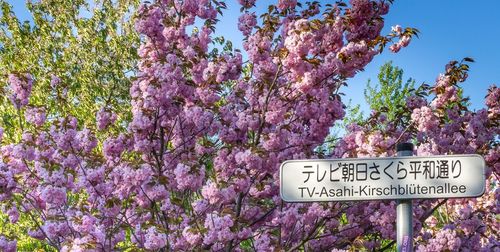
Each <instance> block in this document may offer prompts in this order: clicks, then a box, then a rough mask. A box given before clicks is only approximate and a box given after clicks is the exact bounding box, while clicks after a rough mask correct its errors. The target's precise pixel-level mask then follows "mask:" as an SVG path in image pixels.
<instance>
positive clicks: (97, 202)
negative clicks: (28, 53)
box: [0, 0, 499, 251]
mask: <svg viewBox="0 0 500 252" xmlns="http://www.w3.org/2000/svg"><path fill="white" fill-rule="evenodd" d="M239 2H240V3H241V4H242V6H243V11H244V13H243V14H242V17H241V18H240V21H241V23H240V24H239V29H240V30H241V31H242V32H243V33H244V35H245V37H246V41H245V42H244V49H245V51H246V53H247V55H248V62H247V63H245V64H244V63H243V56H242V54H241V53H239V52H237V51H231V50H224V51H223V52H219V51H217V50H214V49H213V48H214V47H213V46H212V45H213V43H214V42H215V41H213V40H215V39H213V38H214V37H215V34H214V31H212V29H213V28H214V26H213V25H214V24H215V23H216V22H217V15H218V10H221V9H223V8H224V4H222V3H219V2H217V1H209V0H203V1H194V0H190V1H179V0H162V1H154V2H153V3H151V4H148V3H145V4H143V5H141V7H140V8H139V10H138V20H137V23H136V29H137V31H138V32H139V33H140V34H141V36H142V43H141V47H140V48H139V51H138V53H139V56H140V61H139V64H138V74H137V76H135V77H136V78H135V79H134V82H133V84H132V86H131V87H130V98H131V114H132V119H131V121H130V122H129V123H128V125H127V130H126V131H125V132H121V133H119V134H117V135H113V134H111V135H110V136H109V137H108V138H106V139H105V140H103V141H102V142H98V140H97V138H96V137H95V136H94V134H93V132H92V131H91V130H89V129H87V128H85V125H84V124H82V123H81V122H80V123H79V122H77V121H76V119H75V118H73V117H71V116H67V117H64V118H59V117H55V118H54V119H52V118H51V120H50V121H49V122H43V121H44V120H41V118H44V117H45V116H43V117H42V116H40V114H41V113H39V112H40V111H31V110H30V111H26V112H25V116H26V119H27V120H28V121H30V122H32V123H34V124H36V125H42V124H44V123H45V124H46V125H47V127H46V128H42V127H35V129H33V128H27V129H26V130H25V132H24V134H23V135H22V139H21V140H20V141H17V142H14V143H9V144H5V145H2V147H1V149H0V151H1V159H0V204H1V205H2V206H4V209H5V210H6V212H7V214H8V215H9V218H10V221H12V222H16V221H17V219H18V217H19V212H29V213H32V216H34V218H32V220H33V224H34V225H33V226H31V227H30V230H29V231H28V235H30V236H31V237H33V238H35V239H39V240H43V241H44V242H46V243H47V244H48V245H50V246H52V247H54V248H56V249H58V250H60V251H116V250H121V249H124V247H125V246H129V247H130V248H132V249H145V250H160V251H169V250H175V251H190V250H193V248H196V249H201V250H213V251H219V250H222V249H226V250H228V251H231V250H235V251H243V250H245V249H246V250H256V251H273V250H277V249H286V250H295V249H299V248H304V249H307V250H313V251H323V250H327V249H332V248H339V249H345V250H348V249H350V250H356V249H361V248H367V249H378V248H380V247H381V246H382V240H383V239H386V240H389V239H394V236H395V234H394V226H393V225H391V223H393V222H394V218H395V212H394V203H393V202H390V201H388V202H362V203H334V202H331V203H321V204H320V203H314V204H305V203H304V204H288V203H286V202H283V201H282V200H281V198H280V197H279V183H278V181H279V165H280V164H281V163H282V162H283V161H285V160H289V159H304V158H321V157H324V154H323V153H319V152H317V147H318V146H320V145H322V144H323V143H324V140H325V138H326V137H327V136H328V135H329V129H330V128H331V127H332V126H333V125H334V123H335V122H336V121H338V120H339V119H342V118H343V116H344V114H345V111H344V104H343V103H342V101H341V97H340V95H339V94H338V93H339V90H340V88H341V86H342V84H343V83H344V81H345V80H346V78H349V77H352V76H354V75H355V74H356V73H357V72H359V71H361V70H362V69H363V68H364V67H365V66H366V65H367V64H368V63H369V62H370V61H371V60H372V59H373V57H374V56H375V55H377V54H378V53H379V52H380V48H383V47H384V46H385V43H387V41H390V40H391V39H392V38H396V37H398V36H411V34H408V33H405V32H402V29H395V31H393V33H392V34H390V35H387V36H386V37H382V35H381V34H380V32H381V30H382V27H383V25H384V22H383V18H382V17H383V15H385V14H387V12H388V8H389V4H388V2H386V1H378V0H377V1H373V0H352V1H350V4H349V5H348V6H344V5H342V4H336V5H333V7H332V8H328V9H326V10H325V11H324V12H323V13H321V14H322V15H318V14H319V12H320V10H321V9H322V8H320V7H319V3H315V2H313V3H306V4H304V5H303V6H302V7H299V5H298V3H297V2H296V1H293V0H292V1H288V0H284V1H281V0H280V1H279V3H278V6H277V8H270V12H269V13H267V14H265V15H264V16H263V18H262V24H261V25H260V27H258V28H257V27H256V26H255V23H256V21H255V20H254V18H255V16H254V14H253V13H251V12H250V10H251V9H252V8H253V7H254V5H255V1H250V0H240V1H239ZM199 21H202V22H199ZM201 23H202V24H203V25H202V26H201V27H199V28H198V29H192V28H193V26H194V25H195V24H201ZM259 24H260V23H259ZM381 38H383V39H381ZM456 69H460V68H456ZM456 69H455V67H454V66H451V68H450V69H449V71H447V73H446V76H451V77H450V78H449V80H446V81H443V83H440V84H439V85H437V86H436V88H435V89H433V90H432V92H434V94H435V95H436V98H435V99H437V100H443V101H444V103H442V102H439V103H438V102H436V103H432V102H431V103H430V104H428V102H427V101H426V100H425V99H423V98H417V97H411V98H410V99H409V100H408V103H409V104H411V107H412V108H413V110H412V111H410V112H408V113H406V114H405V115H404V116H405V119H406V122H407V123H408V125H400V124H398V123H396V122H388V121H387V120H386V118H385V116H384V115H383V114H382V115H381V114H378V115H377V118H376V119H375V120H373V122H376V125H378V126H374V125H368V124H367V125H352V126H350V127H349V132H348V133H347V135H346V136H345V137H344V138H343V139H342V140H340V141H339V143H338V144H337V146H336V148H335V152H334V156H336V157H347V156H349V157H358V156H391V155H394V150H393V149H394V145H395V144H396V143H397V142H398V141H408V140H410V139H413V140H414V141H417V142H418V149H417V152H418V153H419V154H431V153H435V154H437V153H440V154H448V153H480V154H483V155H485V158H486V160H487V162H488V165H489V166H490V167H495V174H497V173H498V165H497V164H498V161H499V156H498V147H495V148H490V147H489V146H492V145H493V144H492V143H493V142H494V139H495V134H497V135H498V121H495V118H498V99H497V100H495V97H498V89H497V88H496V87H492V88H491V90H490V95H489V96H488V97H489V98H488V104H487V106H488V108H487V109H484V110H482V111H477V112H471V111H468V110H466V109H464V108H462V106H459V105H460V104H459V102H460V99H459V97H456V96H457V94H458V92H454V91H453V90H454V89H453V88H448V86H449V85H453V84H454V83H455V82H456V79H459V78H458V77H456V76H455V75H454V74H457V73H456V71H455V72H454V70H456ZM457 71H458V70H457ZM13 76H14V75H13ZM14 77H16V78H14ZM14 77H12V81H11V82H10V84H11V87H12V89H13V90H14V89H16V90H21V91H22V92H20V93H19V94H18V93H16V96H15V99H13V102H14V105H15V106H16V107H17V108H18V109H22V108H23V107H24V106H26V105H27V104H28V98H29V90H31V79H30V78H28V77H26V76H25V77H17V76H14ZM59 81H60V80H57V79H53V82H54V83H53V86H57V83H58V82H59ZM28 84H29V85H28ZM28 87H29V88H28ZM455 88H456V87H455ZM450 96H451V98H456V99H451V98H450ZM443 97H446V98H443ZM109 111H111V110H109ZM109 111H108V110H106V109H103V110H101V111H99V112H98V114H97V118H96V119H97V121H98V122H99V123H98V127H99V129H105V128H106V127H108V126H109V125H110V124H112V123H113V121H114V120H115V119H114V118H115V115H114V114H112V113H111V112H109ZM443 111H444V112H443ZM443 113H446V114H443ZM436 118H437V119H438V120H436V121H434V120H435V119H436ZM495 123H496V124H495ZM405 127H408V129H407V128H405ZM417 129H422V132H419V131H418V130H417ZM0 135H1V134H0ZM465 139H466V140H465ZM496 146H498V145H496ZM489 183H490V185H491V186H489V187H488V188H493V187H495V186H496V185H497V182H496V180H495V177H494V176H493V175H492V176H489ZM495 200H496V202H498V193H495V192H492V191H488V192H487V193H486V194H485V196H483V198H480V199H479V200H477V201H474V200H455V201H451V200H450V201H449V204H453V205H459V206H470V207H471V209H473V210H472V211H474V212H479V213H480V214H481V217H482V218H481V219H474V218H472V217H471V216H473V215H472V214H465V213H459V214H457V215H456V216H455V215H450V218H451V219H457V220H460V222H459V223H458V224H457V226H456V227H451V226H450V230H452V229H453V228H455V229H454V230H453V231H446V232H444V231H443V232H441V233H436V232H434V231H435V230H434V229H432V227H430V226H428V225H427V223H426V220H427V218H428V217H429V212H430V213H432V211H431V210H432V207H433V206H435V205H436V204H439V203H437V202H436V201H420V202H418V204H415V205H416V207H415V209H414V212H415V216H416V220H415V229H416V232H415V233H416V234H419V237H418V241H419V242H420V245H421V247H422V249H424V248H429V249H431V248H451V249H455V248H457V247H458V246H462V247H463V246H465V247H466V248H471V249H472V248H474V249H476V248H483V249H484V248H490V247H492V246H494V245H491V244H492V242H491V241H494V240H498V239H496V238H498V237H495V235H494V234H493V233H492V232H491V230H490V229H489V228H486V229H484V230H483V229H479V230H474V227H477V226H478V225H479V224H477V221H482V222H483V223H485V225H486V226H487V227H493V224H492V222H493V221H494V220H495V219H494V216H493V215H494V214H498V206H497V205H496V204H492V203H491V202H494V201H495ZM14 206H15V207H14ZM28 217H29V216H28ZM366 234H373V235H370V236H367V235H366ZM462 234H466V235H465V236H467V237H465V236H464V235H462ZM478 234H481V237H482V238H481V237H480V238H479V239H477V236H475V235H478ZM484 236H486V237H488V239H484ZM468 238H471V239H469V240H468V241H467V239H468ZM444 239H446V245H442V244H444V242H443V240H444ZM457 239H459V241H460V242H457ZM471 241H474V242H471ZM475 241H477V242H475ZM488 241H489V242H488ZM440 244H441V245H440ZM457 244H458V245H457ZM2 246H3V247H2ZM488 246H490V247H488ZM15 247H16V243H15V241H10V238H9V239H6V238H4V237H3V236H0V248H1V249H3V250H9V249H10V250H13V249H15Z"/></svg>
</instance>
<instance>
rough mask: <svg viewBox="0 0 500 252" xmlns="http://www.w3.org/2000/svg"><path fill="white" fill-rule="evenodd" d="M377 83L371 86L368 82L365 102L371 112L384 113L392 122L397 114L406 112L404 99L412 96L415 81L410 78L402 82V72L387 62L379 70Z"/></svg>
mask: <svg viewBox="0 0 500 252" xmlns="http://www.w3.org/2000/svg"><path fill="white" fill-rule="evenodd" d="M378 82H379V83H378V84H375V85H374V86H372V85H371V81H370V80H368V83H367V86H366V89H365V92H364V95H365V100H366V102H367V103H368V105H369V106H370V109H371V110H373V111H383V112H385V114H386V116H387V119H388V120H389V121H392V120H394V119H396V115H397V114H400V112H401V111H403V110H406V98H408V97H409V96H410V95H411V94H412V92H413V90H414V87H415V80H413V79H411V78H410V79H408V80H406V82H403V70H402V69H401V68H399V67H397V66H393V65H392V62H387V63H385V64H384V65H383V66H382V67H381V68H380V72H379V74H378Z"/></svg>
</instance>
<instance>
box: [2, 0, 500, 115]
mask: <svg viewBox="0 0 500 252" xmlns="http://www.w3.org/2000/svg"><path fill="white" fill-rule="evenodd" d="M9 2H10V3H13V4H14V11H15V12H16V14H17V15H18V16H19V17H20V18H21V19H28V18H29V16H28V15H27V13H26V9H25V7H24V1H21V0H9ZM226 2H227V4H228V10H226V11H225V13H224V16H223V17H222V18H221V22H220V23H219V25H218V33H219V34H223V35H224V36H225V37H226V38H227V39H229V40H231V41H233V44H234V46H235V47H237V48H242V46H241V39H242V36H241V34H240V32H239V31H238V28H237V20H238V16H239V5H238V4H237V1H236V0H228V1H226ZM261 2H263V1H261ZM322 2H326V1H322ZM330 2H334V1H330ZM266 3H267V2H266ZM266 5H267V4H258V6H257V8H256V11H257V12H258V13H262V11H263V10H264V9H265V8H266ZM499 10H500V1H496V0H484V1H480V2H479V1H478V2H473V1H452V0H442V1H431V0H422V1H409V0H399V1H398V0H396V1H395V2H394V4H393V5H392V7H391V10H390V12H389V14H387V15H386V16H385V28H384V31H383V33H388V32H389V31H390V27H391V26H393V25H396V24H399V25H401V26H403V27H406V26H409V27H415V28H417V29H419V30H420V32H421V33H420V36H419V37H420V38H418V39H415V40H413V41H412V43H411V44H410V45H409V47H407V48H404V49H402V50H401V51H400V52H399V53H397V54H394V53H391V52H389V51H388V50H386V51H384V53H383V54H382V55H379V56H377V57H376V58H375V59H374V61H373V62H371V63H370V64H369V65H368V66H367V67H366V68H365V71H363V72H361V73H359V74H358V75H356V76H355V77H354V78H352V79H350V80H348V84H349V86H348V87H347V88H345V89H344V90H343V91H344V93H346V98H347V99H352V102H353V104H357V103H360V104H361V106H362V109H363V110H364V111H366V112H367V113H369V112H368V111H369V110H368V107H367V106H366V104H365V102H364V98H363V90H364V87H365V86H366V82H367V80H368V79H372V80H376V76H377V73H378V70H379V68H380V66H381V65H383V64H384V63H385V62H387V61H393V63H394V65H396V66H399V67H401V68H403V69H404V71H405V78H409V77H412V78H414V79H415V80H416V81H417V83H418V84H419V83H422V82H426V83H429V84H432V83H434V81H435V79H436V77H437V76H438V74H439V73H441V72H443V71H444V65H445V64H446V63H448V62H449V61H450V60H460V59H462V58H463V57H472V58H473V59H474V60H475V61H476V62H475V63H472V64H471V71H470V73H469V78H468V80H467V81H466V82H465V83H463V87H464V89H465V95H467V96H470V98H471V103H472V108H473V109H479V108H481V107H483V106H484V96H485V94H486V91H487V89H488V87H489V86H490V85H491V84H497V86H498V85H499V84H500V63H499V62H500V48H499V47H500V18H499V15H498V11H499Z"/></svg>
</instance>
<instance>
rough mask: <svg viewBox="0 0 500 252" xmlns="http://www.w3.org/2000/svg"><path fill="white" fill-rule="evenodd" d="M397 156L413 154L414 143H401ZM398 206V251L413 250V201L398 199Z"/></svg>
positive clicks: (406, 251) (408, 251) (397, 148)
mask: <svg viewBox="0 0 500 252" xmlns="http://www.w3.org/2000/svg"><path fill="white" fill-rule="evenodd" d="M396 150H397V156H398V157H403V156H413V144H412V143H400V144H398V145H397V147H396ZM396 202H397V207H396V234H397V235H396V239H397V240H396V244H397V249H398V252H410V251H413V210H412V201H411V199H410V200H398V201H396Z"/></svg>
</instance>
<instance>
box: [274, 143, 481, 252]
mask: <svg viewBox="0 0 500 252" xmlns="http://www.w3.org/2000/svg"><path fill="white" fill-rule="evenodd" d="M412 153H413V145H412V144H410V143H404V144H399V145H398V146H397V156H396V157H383V158H346V159H317V160H314V159H311V160H289V161H285V162H283V163H282V164H281V167H280V195H281V198H282V199H283V200H284V201H286V202H318V201H360V200H390V199H392V200H397V209H396V212H397V225H396V230H397V241H396V243H397V248H398V251H412V250H413V235H412V231H413V225H412V223H413V221H412V214H413V211H412V199H439V198H472V197H479V196H481V195H483V193H484V191H485V189H486V183H485V182H486V177H485V162H484V159H483V157H481V156H479V155H474V154H472V155H444V156H426V157H418V156H412Z"/></svg>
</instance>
